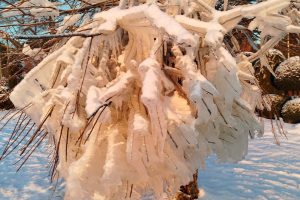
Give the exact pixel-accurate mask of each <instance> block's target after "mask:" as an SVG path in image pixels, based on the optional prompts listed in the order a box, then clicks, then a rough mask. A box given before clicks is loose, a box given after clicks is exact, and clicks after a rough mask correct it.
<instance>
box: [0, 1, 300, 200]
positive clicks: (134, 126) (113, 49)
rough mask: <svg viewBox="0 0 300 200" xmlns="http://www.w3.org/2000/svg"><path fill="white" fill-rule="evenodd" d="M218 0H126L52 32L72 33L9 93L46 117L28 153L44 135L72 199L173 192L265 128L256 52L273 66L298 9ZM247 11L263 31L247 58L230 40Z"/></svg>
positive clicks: (294, 27)
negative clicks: (221, 5) (271, 56)
mask: <svg viewBox="0 0 300 200" xmlns="http://www.w3.org/2000/svg"><path fill="white" fill-rule="evenodd" d="M93 2H94V1H93ZM93 2H92V3H93ZM226 2H227V1H226ZM293 2H295V1H293ZM215 3H216V2H215V1H209V0H207V1H205V0H193V1H189V0H182V1H170V2H169V1H159V2H156V1H147V2H144V1H127V0H122V1H120V3H119V6H117V7H113V8H111V9H108V10H105V11H101V12H98V13H97V14H95V15H94V16H93V18H92V19H91V20H90V21H85V22H83V24H82V25H81V26H80V27H79V28H78V29H77V30H76V31H75V32H73V33H71V34H69V35H64V34H58V35H56V36H57V37H65V36H73V37H71V38H70V39H69V40H68V41H66V43H65V44H64V45H62V46H61V47H60V48H59V49H57V50H55V51H53V52H52V53H50V54H49V55H48V56H47V57H45V58H44V59H43V61H41V62H40V63H39V64H38V65H37V66H36V67H35V68H34V69H33V70H31V71H30V72H29V73H28V74H27V76H26V77H25V78H24V80H23V81H22V82H21V83H20V84H19V85H18V86H17V87H16V88H15V89H14V91H13V93H12V94H11V96H10V98H11V100H12V102H13V103H14V104H15V106H16V107H18V108H20V109H21V111H24V112H25V113H26V114H27V115H29V116H30V118H31V119H32V120H33V121H34V122H35V123H36V124H37V126H38V127H37V130H36V131H35V132H34V133H33V135H32V137H31V139H30V140H29V141H28V143H27V144H26V145H25V146H24V147H22V148H21V154H23V155H25V156H24V158H25V159H24V161H26V158H27V155H29V156H30V154H31V153H30V152H31V151H32V150H34V149H33V148H30V144H32V146H33V147H35V146H37V145H38V144H39V143H40V141H42V140H43V138H45V137H46V136H47V135H48V136H49V138H50V140H49V141H52V142H53V144H54V146H55V151H54V158H53V163H52V164H53V165H52V169H53V172H55V170H57V172H58V173H54V175H57V176H62V177H63V178H64V179H65V180H66V190H67V191H66V196H65V199H72V200H76V199H78V200H79V199H110V200H113V199H127V198H131V199H171V198H172V197H173V196H174V194H175V192H176V191H177V189H178V188H179V186H180V185H183V184H186V183H188V182H189V181H190V180H192V177H193V173H194V172H195V171H196V169H198V168H199V167H204V166H205V158H206V157H207V156H208V155H209V154H211V153H216V154H217V155H218V157H219V159H220V160H221V161H238V160H241V159H243V158H244V156H245V155H246V153H247V147H248V137H249V136H250V137H254V136H255V134H256V133H262V131H263V130H262V127H261V126H260V122H259V120H258V119H257V118H256V116H255V114H254V110H255V108H256V107H257V106H261V105H262V104H263V103H265V102H263V101H262V100H261V98H260V94H261V92H260V89H259V87H258V85H257V81H256V79H255V77H254V76H253V73H254V69H253V67H252V64H251V62H252V61H253V60H255V59H257V58H260V59H261V63H262V64H263V65H266V67H269V66H268V65H267V64H266V62H264V60H265V52H266V51H267V50H268V49H270V48H271V47H273V46H274V45H275V44H276V43H277V42H278V41H279V40H280V39H281V38H282V37H284V36H285V34H286V33H288V32H299V31H300V29H299V27H298V24H293V21H295V20H291V19H290V17H292V18H293V17H294V18H296V17H297V16H298V15H290V17H287V16H285V15H281V14H280V13H281V11H282V10H284V9H289V6H290V5H291V3H292V2H291V1H290V0H268V1H266V2H262V3H259V4H255V5H246V6H237V7H235V8H233V9H231V10H228V11H217V10H215V9H214V6H215ZM50 7H51V8H53V9H54V7H53V6H52V5H50ZM56 11H57V10H56V9H55V12H56ZM30 13H31V14H34V13H33V12H32V11H31V10H30ZM47 15H49V14H47ZM38 16H40V14H38ZM51 16H54V17H55V16H56V13H53V15H52V14H51ZM242 18H254V20H253V21H252V22H251V23H250V27H249V29H251V30H253V29H255V28H258V29H259V30H260V31H261V37H262V40H263V41H265V43H264V45H263V46H262V47H261V49H260V50H259V51H258V52H256V53H254V54H251V55H250V56H249V57H247V56H245V55H243V54H239V55H232V54H231V53H230V52H229V50H228V48H227V47H226V46H225V45H224V43H223V38H224V35H225V34H228V33H230V31H231V30H232V29H233V28H236V27H239V28H245V27H240V25H238V23H239V21H240V20H241V19H242ZM69 19H70V18H69ZM76 19H77V18H76ZM65 20H68V19H66V18H65ZM65 20H64V21H65ZM73 23H75V21H73V20H72V23H71V24H73ZM64 30H65V27H61V28H60V29H59V32H63V31H64ZM33 37H36V38H38V37H40V36H33ZM47 37H48V36H47ZM49 37H50V36H49ZM51 37H55V35H54V36H53V35H52V36H51ZM24 38H26V37H24ZM237 48H238V47H237ZM269 68H270V67H269ZM265 104H267V103H265ZM21 125H22V124H21ZM21 125H20V126H21ZM16 141H17V140H15V141H14V140H13V141H12V142H16ZM9 144H10V143H9ZM10 147H11V146H9V145H8V147H7V148H6V151H5V152H4V155H5V153H6V152H9V149H10ZM26 152H27V153H26Z"/></svg>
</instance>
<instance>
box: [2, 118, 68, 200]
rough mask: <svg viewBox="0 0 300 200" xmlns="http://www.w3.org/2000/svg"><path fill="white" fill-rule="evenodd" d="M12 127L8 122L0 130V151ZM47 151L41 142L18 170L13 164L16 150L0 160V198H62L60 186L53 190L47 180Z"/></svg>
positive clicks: (17, 199)
mask: <svg viewBox="0 0 300 200" xmlns="http://www.w3.org/2000/svg"><path fill="white" fill-rule="evenodd" d="M2 115H3V113H0V116H2ZM0 124H1V126H2V124H3V122H2V123H0ZM12 129H13V125H12V124H9V126H7V127H5V129H4V130H2V131H1V132H0V151H1V153H2V148H3V145H4V144H5V141H7V140H8V138H9V133H10V132H11V131H12ZM48 151H49V149H48V148H47V146H46V144H43V145H42V147H41V148H39V149H37V151H36V152H35V153H34V154H33V155H32V157H31V158H30V159H29V160H28V163H27V164H25V165H24V166H23V168H21V170H20V171H19V172H16V170H17V166H16V165H14V163H15V162H16V161H18V158H19V156H18V155H17V152H14V153H13V154H11V155H10V156H8V157H7V158H6V159H4V160H2V161H0V200H25V199H26V200H41V199H43V200H48V199H53V200H58V199H63V198H62V194H61V193H62V189H61V187H58V189H57V190H56V192H54V184H50V182H49V177H48V174H49V168H48V158H47V156H48V154H47V153H45V152H48Z"/></svg>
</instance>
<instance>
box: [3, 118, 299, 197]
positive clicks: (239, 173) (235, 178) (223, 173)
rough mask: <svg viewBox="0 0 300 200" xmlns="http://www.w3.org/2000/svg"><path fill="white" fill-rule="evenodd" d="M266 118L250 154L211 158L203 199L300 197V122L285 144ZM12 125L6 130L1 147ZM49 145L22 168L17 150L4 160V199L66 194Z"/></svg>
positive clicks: (205, 173) (202, 180)
mask: <svg viewBox="0 0 300 200" xmlns="http://www.w3.org/2000/svg"><path fill="white" fill-rule="evenodd" d="M266 124H267V125H266V133H265V135H264V137H263V138H256V139H254V140H251V141H250V145H249V154H248V155H247V156H246V158H245V160H243V161H241V162H239V163H236V164H224V163H217V160H216V158H215V157H214V156H212V157H210V158H208V160H207V165H206V170H204V171H203V170H200V171H199V185H200V187H201V188H202V194H203V195H204V196H203V197H202V198H201V200H243V199H259V200H262V199H270V200H273V199H274V200H277V199H281V200H297V199H300V124H298V125H286V130H287V131H288V140H286V139H285V138H280V141H281V145H280V146H277V145H276V144H274V138H273V135H272V133H271V131H270V130H271V128H270V126H269V123H266ZM12 128H13V126H12V125H10V126H9V127H8V128H6V129H4V130H3V131H1V133H0V147H1V148H0V149H2V146H3V144H4V142H5V141H7V139H8V137H9V134H8V133H9V131H10V130H11V129H12ZM46 151H47V146H46V145H45V144H44V145H43V147H42V148H39V149H38V151H37V152H36V153H35V154H33V157H32V158H31V159H30V160H29V161H28V163H27V164H26V165H25V166H24V167H23V168H22V169H21V171H19V172H17V173H16V166H14V165H13V163H14V162H16V161H17V159H18V156H17V154H16V153H15V154H13V155H11V156H9V157H8V158H6V159H5V160H3V161H1V162H0V200H41V199H45V200H47V199H54V200H58V199H62V196H63V186H61V187H59V189H58V190H57V191H56V192H55V193H54V192H53V188H54V185H51V184H50V182H49V177H48V172H49V171H48V170H49V168H48V165H47V161H48V158H47V156H48V154H47V153H45V152H46Z"/></svg>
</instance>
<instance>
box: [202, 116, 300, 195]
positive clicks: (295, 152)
mask: <svg viewBox="0 0 300 200" xmlns="http://www.w3.org/2000/svg"><path fill="white" fill-rule="evenodd" d="M285 128H286V130H287V131H288V135H287V136H288V140H287V139H285V138H283V137H281V138H280V141H281V144H280V146H278V145H276V144H274V136H273V134H272V132H271V127H270V123H269V122H267V123H266V126H265V131H266V133H265V134H264V137H263V138H256V139H254V140H251V141H250V144H249V152H248V155H247V156H246V158H245V160H243V161H240V162H239V163H235V164H224V163H218V162H217V160H216V157H210V158H209V159H208V160H207V165H206V170H204V171H203V170H200V171H199V186H200V187H201V188H202V190H204V192H203V191H202V193H204V196H203V197H202V198H201V200H242V199H259V200H263V199H268V200H277V199H278V200H279V199H280V200H298V199H300V124H298V125H290V124H286V125H285Z"/></svg>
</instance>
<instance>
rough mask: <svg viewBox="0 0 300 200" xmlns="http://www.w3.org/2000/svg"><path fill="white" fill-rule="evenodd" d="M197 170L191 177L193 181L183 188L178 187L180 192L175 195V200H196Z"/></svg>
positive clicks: (197, 192) (197, 190)
mask: <svg viewBox="0 0 300 200" xmlns="http://www.w3.org/2000/svg"><path fill="white" fill-rule="evenodd" d="M198 194H199V189H198V170H197V171H196V173H195V174H194V175H193V180H192V181H191V182H190V183H189V184H188V185H185V186H180V191H179V192H178V193H177V195H176V200H193V199H198Z"/></svg>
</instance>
